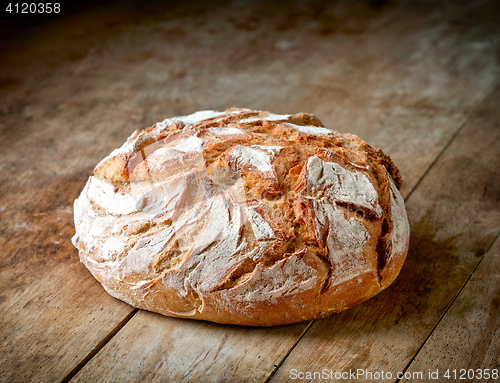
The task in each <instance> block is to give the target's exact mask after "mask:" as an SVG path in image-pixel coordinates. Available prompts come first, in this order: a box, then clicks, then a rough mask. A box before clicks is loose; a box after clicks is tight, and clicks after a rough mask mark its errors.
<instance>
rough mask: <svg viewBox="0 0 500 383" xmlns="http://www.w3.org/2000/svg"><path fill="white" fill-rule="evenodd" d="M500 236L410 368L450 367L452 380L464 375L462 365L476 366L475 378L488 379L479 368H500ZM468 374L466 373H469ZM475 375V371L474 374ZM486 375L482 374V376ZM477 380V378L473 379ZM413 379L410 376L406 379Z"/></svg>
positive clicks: (463, 366)
mask: <svg viewBox="0 0 500 383" xmlns="http://www.w3.org/2000/svg"><path fill="white" fill-rule="evenodd" d="M499 270H500V238H497V240H496V241H495V243H494V244H493V246H492V247H491V249H490V250H489V251H488V252H487V253H486V254H485V256H484V258H483V259H482V260H481V263H480V264H479V266H478V267H477V269H476V271H475V272H474V274H473V275H472V277H471V278H470V280H469V281H468V283H467V285H466V286H465V287H464V289H463V290H462V291H461V292H460V294H459V295H458V297H457V299H456V300H455V301H454V302H453V304H452V305H451V307H450V308H449V310H448V311H447V313H446V315H445V316H444V318H443V320H441V322H439V325H438V326H437V327H436V329H435V330H434V331H433V333H432V335H431V336H430V338H429V339H428V340H427V342H426V343H425V345H424V347H423V348H422V349H421V350H420V352H419V353H418V355H417V357H416V358H415V360H413V361H412V363H411V365H410V367H409V368H408V372H409V373H411V374H413V373H414V372H418V371H425V372H427V371H429V370H431V371H433V372H434V371H436V370H439V372H440V376H441V379H442V378H443V376H444V374H445V373H446V371H447V370H453V369H456V370H457V375H456V378H455V375H454V373H453V372H451V377H452V379H450V380H447V381H450V382H458V381H463V380H464V379H460V375H462V374H461V371H460V370H461V369H465V370H467V372H468V370H469V369H473V370H474V372H475V375H474V377H475V379H476V380H478V381H481V380H484V381H487V380H488V379H484V378H485V375H484V374H482V375H479V374H481V373H478V371H477V369H482V370H483V371H484V370H485V369H489V370H490V374H491V370H492V369H497V370H500V330H499V329H500V273H499ZM467 372H466V374H464V376H467ZM470 376H472V375H470ZM481 376H482V377H481ZM469 380H473V379H469ZM402 381H408V382H409V381H410V380H402Z"/></svg>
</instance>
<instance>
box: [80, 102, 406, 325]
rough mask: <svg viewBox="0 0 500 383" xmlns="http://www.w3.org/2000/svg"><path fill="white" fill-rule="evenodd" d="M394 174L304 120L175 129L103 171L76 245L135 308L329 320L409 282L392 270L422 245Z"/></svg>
mask: <svg viewBox="0 0 500 383" xmlns="http://www.w3.org/2000/svg"><path fill="white" fill-rule="evenodd" d="M388 161H389V162H390V159H388V157H387V156H385V155H383V153H382V152H381V151H376V150H375V149H373V148H371V147H370V146H369V145H368V144H366V143H364V142H363V141H361V140H360V139H359V138H357V137H356V136H352V135H342V134H340V133H338V132H335V131H333V130H330V129H327V128H325V127H323V126H322V124H321V122H320V121H319V120H318V119H317V118H316V117H314V116H312V115H308V114H304V113H301V114H295V115H288V114H273V113H269V112H260V111H255V110H250V109H238V108H232V109H228V110H227V111H225V112H217V111H213V110H206V111H201V112H196V113H193V114H191V115H188V116H181V117H173V118H169V119H165V120H163V121H161V122H158V123H156V124H155V125H154V126H152V127H151V128H149V129H146V130H143V131H136V132H134V133H133V134H132V135H131V136H130V137H129V138H128V139H127V141H126V142H125V143H124V144H123V145H122V146H121V147H120V148H118V149H116V150H114V151H113V152H112V153H111V154H110V155H109V156H107V157H106V158H104V159H103V160H102V161H101V162H99V164H98V165H97V166H96V168H95V170H94V175H93V176H92V177H90V178H89V180H88V181H87V183H86V185H85V187H84V189H83V191H82V193H81V195H80V196H79V198H78V199H77V200H76V201H75V203H74V213H75V229H76V233H75V236H74V237H73V239H72V241H73V244H74V245H75V247H77V248H78V249H79V253H80V258H81V260H82V262H84V263H85V265H86V266H87V267H88V268H89V270H90V271H91V272H92V273H93V275H94V276H95V277H96V278H97V279H98V280H99V281H100V282H101V283H102V284H103V286H104V287H105V288H106V290H107V291H108V292H109V293H110V294H111V295H113V296H115V297H117V298H119V299H122V300H124V301H126V302H128V303H130V304H132V305H134V306H136V307H141V308H144V309H147V310H151V311H156V312H160V313H162V314H165V315H172V316H182V317H192V318H198V319H207V320H213V321H217V322H223V323H236V324H250V325H275V324H285V323H293V322H298V321H302V320H309V319H313V318H316V317H321V316H323V315H327V314H328V313H331V312H335V311H341V310H343V309H345V308H347V307H350V306H352V305H354V304H357V303H359V302H360V301H362V300H364V299H368V298H369V297H371V296H373V295H374V294H376V293H377V292H378V291H380V288H381V287H380V283H379V282H380V278H381V277H380V275H381V273H386V272H390V273H392V277H391V278H394V277H395V275H396V274H397V272H399V269H397V270H389V271H387V270H388V269H387V270H386V269H380V268H381V267H382V268H383V267H384V266H383V265H384V264H385V263H389V262H390V261H392V260H393V259H401V258H403V259H404V256H405V255H406V254H405V253H406V250H407V246H408V241H409V226H408V219H407V216H406V211H405V208H404V201H403V199H402V197H401V195H400V194H399V191H398V188H397V187H396V183H395V182H394V181H393V179H392V177H394V179H395V180H396V179H398V180H399V178H398V177H399V174H398V173H397V174H396V173H394V174H393V173H391V172H394V171H396V172H397V170H394V169H396V168H395V166H393V164H392V165H390V164H389V165H390V166H389V165H387V164H388V163H389V162H388ZM384 179H387V180H388V181H386V182H385V183H384ZM397 182H399V181H397ZM398 185H399V184H398ZM384 222H385V223H384ZM385 232H388V233H390V235H391V237H390V238H389V241H390V246H385V245H384V246H381V243H385V242H383V240H384V238H382V237H383V235H384V233H385ZM380 249H382V250H380ZM384 249H390V250H388V251H389V252H390V253H389V254H385V253H384V254H382V253H380V251H385V250H384ZM377 259H383V260H386V261H387V262H385V263H384V262H378V261H377ZM381 265H382V266H381ZM394 273H396V274H394ZM348 286H356V287H348ZM353 289H355V290H353Z"/></svg>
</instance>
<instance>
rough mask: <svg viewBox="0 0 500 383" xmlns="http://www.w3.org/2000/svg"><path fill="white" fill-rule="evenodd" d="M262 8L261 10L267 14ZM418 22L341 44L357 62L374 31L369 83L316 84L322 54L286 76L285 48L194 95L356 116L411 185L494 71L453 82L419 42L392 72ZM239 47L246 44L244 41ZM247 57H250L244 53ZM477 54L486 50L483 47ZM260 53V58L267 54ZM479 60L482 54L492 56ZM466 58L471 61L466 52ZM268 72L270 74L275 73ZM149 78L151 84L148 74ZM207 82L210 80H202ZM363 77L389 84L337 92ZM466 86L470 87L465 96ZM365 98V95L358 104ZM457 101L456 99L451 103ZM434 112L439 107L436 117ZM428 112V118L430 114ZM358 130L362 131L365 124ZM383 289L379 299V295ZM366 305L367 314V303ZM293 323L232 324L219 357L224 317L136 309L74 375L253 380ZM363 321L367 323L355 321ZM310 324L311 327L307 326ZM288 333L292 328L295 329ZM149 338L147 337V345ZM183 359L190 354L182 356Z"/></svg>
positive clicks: (282, 347)
mask: <svg viewBox="0 0 500 383" xmlns="http://www.w3.org/2000/svg"><path fill="white" fill-rule="evenodd" d="M394 12H396V11H394ZM403 13H404V11H403ZM390 15H391V17H393V18H394V19H395V20H398V21H396V27H395V30H396V31H397V32H396V31H395V34H396V35H398V33H399V32H401V33H402V32H403V31H404V28H403V26H404V23H403V22H402V21H400V19H399V16H403V15H402V14H401V13H397V12H396V13H391V14H390ZM386 16H387V15H386ZM263 17H265V15H264V16H263ZM400 23H401V24H400ZM414 23H415V24H418V20H416V21H415V20H414ZM421 23H422V24H423V25H419V27H420V28H421V30H420V31H419V32H418V33H416V35H411V34H410V35H407V36H406V37H407V39H406V40H405V39H404V38H403V39H402V40H401V41H399V42H398V41H394V40H393V39H392V38H389V40H388V41H385V43H383V42H382V41H383V36H387V34H388V32H387V31H383V32H380V31H379V34H377V31H370V32H373V33H372V34H371V35H370V37H368V36H365V37H364V38H362V39H361V42H359V41H358V40H356V43H357V44H358V45H356V48H352V50H347V51H345V52H343V56H342V59H343V60H347V61H348V62H350V61H352V62H354V61H355V60H356V59H359V57H357V54H356V53H355V52H357V51H358V50H359V49H361V48H363V47H366V46H368V45H370V41H371V40H370V39H371V38H374V39H375V40H374V41H377V43H379V45H378V46H379V49H380V56H377V54H376V52H372V55H373V57H372V60H373V61H374V62H377V63H380V64H379V66H378V68H379V70H380V73H378V76H373V77H372V78H373V80H372V81H373V83H371V84H370V83H369V82H367V81H365V80H367V78H362V79H359V80H357V81H354V79H353V78H351V81H347V80H346V83H345V84H342V85H341V89H338V88H335V87H333V86H332V85H331V84H332V83H333V82H334V79H333V78H327V80H328V81H325V84H327V85H323V86H322V85H319V84H320V83H321V81H319V79H318V77H317V76H318V74H316V73H315V71H317V70H318V66H320V65H319V64H317V65H311V66H310V67H308V66H307V65H305V64H304V65H303V66H301V67H300V68H301V76H303V77H304V78H302V79H296V78H293V77H292V78H291V79H290V82H288V81H286V82H285V81H281V80H284V77H283V75H282V74H280V72H279V71H278V70H276V68H278V69H280V70H281V69H283V68H284V67H285V66H286V64H287V63H289V62H288V61H287V60H291V59H292V58H294V56H293V55H290V56H288V57H290V58H284V59H283V61H280V62H278V64H276V67H275V68H270V69H268V70H266V71H263V72H259V71H258V70H263V69H262V67H261V66H256V67H253V68H243V69H245V70H246V71H250V70H252V73H251V74H252V77H251V79H249V77H247V76H244V75H243V74H242V73H244V71H243V70H242V68H241V66H242V64H241V63H236V64H235V67H236V69H238V70H239V71H238V70H234V69H233V70H232V69H231V68H228V70H227V72H226V73H225V78H224V79H225V81H227V84H226V86H222V85H221V84H220V83H215V84H214V83H212V82H211V83H210V86H208V85H203V86H201V87H200V88H199V89H197V90H199V92H201V94H203V95H204V96H200V97H201V98H205V97H208V96H209V92H214V94H217V95H218V96H220V97H221V98H219V99H218V102H219V103H220V104H224V103H227V102H228V100H231V99H233V100H236V102H238V103H240V102H243V101H245V100H246V101H247V102H246V103H245V104H239V106H250V107H255V108H264V109H271V110H275V111H276V112H287V111H290V109H293V108H299V107H300V109H303V108H310V109H308V110H310V111H312V112H319V113H318V114H319V115H320V116H322V115H327V119H325V122H326V123H328V122H330V124H329V125H330V126H341V128H339V130H344V131H346V130H351V129H348V127H349V124H350V123H352V124H355V126H356V128H359V129H360V130H361V131H362V132H364V133H365V134H366V136H369V137H370V138H372V139H373V140H372V141H375V142H386V143H390V145H389V146H390V147H391V151H393V152H394V153H395V156H394V153H391V154H392V155H393V156H394V157H395V159H396V161H397V163H398V165H399V164H400V163H402V164H403V166H404V167H405V169H406V170H405V171H404V173H406V174H405V176H408V178H409V179H410V181H409V182H408V183H409V184H410V187H411V186H412V185H415V184H416V182H417V180H418V177H419V175H421V174H423V173H424V172H425V169H426V166H427V165H429V164H430V162H431V161H432V159H433V158H434V157H435V155H436V154H437V153H439V151H440V150H441V149H442V147H443V145H444V144H445V143H446V141H447V140H449V139H450V137H451V136H452V134H453V133H454V132H455V130H456V129H457V128H458V127H459V126H460V124H461V123H462V122H463V121H465V118H466V117H467V112H465V113H464V110H463V109H461V108H459V107H458V105H463V106H465V109H466V110H468V111H470V110H472V108H473V107H474V106H476V103H477V102H478V100H480V99H481V98H482V97H484V95H485V94H486V92H487V91H488V89H490V81H491V80H492V78H493V77H492V72H490V69H488V68H489V65H490V64H487V65H486V68H485V67H481V66H480V69H479V68H477V69H478V72H477V73H478V75H479V77H481V78H482V80H481V82H480V83H479V87H478V88H475V85H473V84H472V83H470V82H469V80H467V81H466V82H463V83H460V85H457V83H455V82H454V81H459V82H460V81H461V78H460V77H458V76H457V77H454V75H453V74H452V73H448V72H447V70H446V69H444V67H441V66H436V67H432V69H431V67H430V66H432V65H430V64H429V63H428V62H427V61H420V59H421V57H422V56H425V55H426V54H431V51H430V50H428V48H425V49H424V51H422V52H420V53H419V54H420V55H421V56H420V58H419V59H416V60H415V61H414V62H413V65H415V67H416V68H418V70H417V72H418V73H419V75H416V76H415V77H412V76H409V77H408V72H406V71H405V70H401V72H400V73H397V72H396V74H394V72H393V71H391V69H390V66H391V64H394V62H391V61H387V62H385V61H384V60H382V56H384V55H386V54H387V52H388V51H389V46H392V47H394V44H398V47H399V48H400V49H401V48H402V47H403V46H404V45H405V44H407V43H408V41H411V40H412V39H415V38H416V36H419V37H425V33H424V32H425V30H426V28H428V26H427V25H426V23H427V20H426V19H425V17H424V21H421ZM387 28H388V30H391V28H392V25H389V26H388V27H387ZM299 30H300V26H299ZM302 32H304V33H303V36H306V37H303V38H304V40H303V41H301V45H300V46H307V42H308V41H307V38H308V37H307V36H308V32H307V29H304V30H302ZM438 35H439V34H437V35H433V36H432V38H429V41H428V43H429V44H430V43H431V41H434V39H437V38H438ZM301 36H302V35H301ZM373 36H375V37H373ZM240 38H241V37H240ZM301 38H302V37H301ZM310 38H311V41H310V42H311V43H313V44H314V47H315V49H317V51H321V52H322V53H321V54H318V53H316V54H315V53H314V52H312V51H308V52H309V53H311V54H312V55H313V57H315V58H316V59H324V58H325V55H326V54H325V53H324V52H325V51H328V49H329V48H332V47H333V46H334V45H335V44H334V43H333V42H332V40H328V41H327V42H325V43H324V45H321V44H320V42H318V41H316V40H315V39H314V40H313V39H312V37H310ZM337 38H338V39H340V41H339V40H334V42H335V43H341V42H342V38H341V37H337ZM448 38H449V39H450V40H451V41H453V42H455V40H454V38H457V39H459V36H455V37H454V38H451V37H449V36H448ZM377 39H379V40H377ZM347 40H349V39H347V38H345V40H344V44H345V43H346V41H347ZM256 44H259V42H256ZM391 44H392V45H391ZM318 45H319V46H321V49H319V47H318ZM398 47H395V48H394V49H396V50H397V49H398ZM448 48H449V49H450V50H449V51H448V52H447V51H446V49H443V50H442V51H441V52H440V54H445V55H448V54H450V55H452V53H450V52H454V53H453V55H458V56H461V55H462V54H463V55H464V60H465V55H466V54H470V53H471V52H465V51H463V52H462V51H460V49H461V48H458V47H457V46H455V45H454V44H451V45H450V46H448ZM242 49H245V47H243V48H242ZM336 53H339V52H336ZM223 54H224V53H221V55H223ZM304 56H307V55H304ZM250 59H251V58H249V60H250ZM450 59H451V56H450ZM478 59H480V60H483V59H484V57H481V58H478ZM264 60H266V59H265V58H264ZM304 60H305V61H306V62H307V63H309V64H313V62H314V60H312V59H311V60H310V61H309V59H308V58H307V57H305V58H304ZM433 60H436V61H433ZM484 60H485V62H486V61H487V60H489V59H484ZM430 62H431V63H432V62H434V63H436V62H437V57H433V58H432V59H430ZM464 64H465V65H466V66H467V64H466V63H465V62H464ZM428 65H430V66H428ZM240 71H241V72H240ZM428 71H431V72H432V71H434V72H435V73H436V71H437V72H439V71H444V72H446V73H443V72H441V74H442V75H443V76H444V77H448V76H450V78H451V77H453V78H454V81H450V82H449V84H448V85H443V86H442V87H435V88H433V90H432V96H431V97H429V95H428V94H426V92H427V90H426V89H427V86H428V84H427V85H425V81H427V80H426V79H427V77H426V76H427V73H428ZM324 73H325V76H326V74H327V73H328V71H325V72H324ZM363 73H364V72H363ZM308 75H310V76H312V77H313V78H315V80H314V81H310V83H311V84H312V85H309V84H308V82H309V80H308V79H309V77H308ZM342 75H345V76H347V77H349V76H350V74H349V71H347V70H346V71H340V73H339V74H338V77H339V78H341V77H342ZM365 75H366V74H365ZM393 75H394V77H391V80H390V81H388V77H390V76H393ZM273 76H275V77H274V78H273ZM314 76H316V77H314ZM367 76H368V75H367ZM483 76H484V77H483ZM353 77H354V76H353ZM403 79H405V81H406V83H407V84H410V86H409V89H408V90H407V91H408V93H409V94H408V97H409V98H410V99H412V100H413V101H412V102H411V103H409V105H398V108H400V109H399V110H398V112H397V113H393V114H392V115H391V114H390V110H391V109H392V108H394V105H393V104H391V100H392V97H393V96H394V95H393V94H391V92H390V89H388V88H386V87H387V85H388V84H390V86H391V87H393V86H394V84H395V83H396V84H397V83H401V84H402V83H403ZM264 80H266V81H267V82H266V81H264ZM201 81H206V80H201ZM294 81H295V82H294ZM447 81H448V80H447ZM483 81H484V83H483ZM385 82H387V84H385ZM203 84H205V83H203ZM290 84H292V85H290ZM151 86H153V87H154V85H153V84H152V85H151ZM205 86H207V87H206V88H205ZM297 86H300V93H301V94H296V93H297V92H294V89H296V88H297ZM363 87H364V90H365V91H366V95H365V97H366V99H370V96H371V95H376V94H377V91H381V89H386V91H387V93H383V92H382V93H383V95H379V96H377V97H378V98H377V100H376V102H374V104H370V103H369V102H368V101H367V100H366V99H364V98H361V97H360V96H356V97H354V99H351V100H349V102H347V101H346V100H345V97H344V98H343V97H342V96H341V95H340V96H339V92H341V91H344V92H346V93H349V94H351V93H353V92H354V93H355V92H362V88H363ZM243 92H246V94H244V95H242V93H243ZM282 94H286V95H292V97H290V98H288V99H285V98H284V97H283V95H282ZM452 94H453V95H457V94H458V96H457V97H458V98H459V99H460V101H457V99H454V98H453V97H452V96H451V95H452ZM471 94H472V97H469V96H470V95H471ZM452 99H453V101H452V102H451V103H450V104H446V102H445V100H448V101H450V100H452ZM333 100H334V101H335V103H337V102H338V103H339V105H340V106H338V108H341V107H343V108H345V110H343V111H340V112H339V110H337V111H336V113H337V114H338V115H340V117H341V118H340V123H339V120H338V119H336V114H333V113H332V114H330V115H328V111H329V108H330V107H331V105H332V104H331V103H333ZM435 100H440V102H441V104H437V105H436V106H435V108H436V109H432V108H431V106H432V104H433V102H434V101H435ZM424 101H425V102H426V103H427V104H426V107H424V106H422V105H415V104H419V102H422V103H423V102H424ZM356 102H361V105H356ZM363 102H364V103H365V104H363ZM456 102H458V104H456ZM335 103H333V105H336V104H335ZM414 103H415V104H414ZM363 105H364V106H370V108H372V110H371V111H370V112H369V113H368V116H367V115H366V114H363V113H361V109H363V108H364V106H363ZM292 107H293V108H292ZM376 108H378V110H376ZM368 109H369V108H368ZM423 110H425V113H424V115H422V114H423ZM342 113H344V115H342ZM370 113H374V114H376V113H381V114H382V116H381V117H380V119H379V120H377V127H376V128H373V127H372V126H371V125H370V123H369V120H370V119H371V117H373V116H372V115H371V114H370ZM437 117H439V119H438V121H436V118H437ZM408 121H411V123H408ZM431 121H434V124H432V123H431ZM387 125H389V126H390V129H387V130H385V129H386V128H387ZM360 135H362V137H363V138H365V137H364V136H363V134H360ZM391 136H392V141H391ZM405 141H408V142H410V143H411V144H410V145H402V143H403V142H405ZM424 157H425V158H424ZM422 158H424V160H422ZM416 159H418V161H416ZM409 190H410V188H408V189H406V191H405V194H406V195H407V193H408V191H409ZM412 256H413V257H415V253H412ZM380 299H382V300H383V299H384V298H380ZM380 299H379V301H377V302H378V305H380V304H381V303H380ZM385 299H387V298H385ZM376 305H377V304H375V306H376ZM360 310H361V311H363V310H364V309H357V311H353V313H359V312H360ZM347 315H356V314H347ZM366 315H368V316H369V315H370V312H368V314H366ZM398 315H399V317H401V318H404V317H405V315H406V312H400V313H399V314H398ZM344 317H345V316H344ZM339 318H341V316H339ZM350 318H352V317H350ZM372 319H373V318H372ZM149 321H154V322H153V323H154V325H150V324H149ZM349 322H351V324H352V320H351V319H349V321H348V322H346V323H342V325H343V326H349V325H348V323H349ZM172 323H174V324H172ZM339 323H340V322H339ZM292 328H293V329H294V333H293V334H292V333H291V332H290V333H289V332H287V331H286V330H285V332H284V333H283V335H281V336H285V335H287V337H286V341H284V342H282V341H277V340H276V339H275V338H272V337H271V334H273V333H274V332H275V331H281V329H274V330H271V331H269V330H262V329H253V330H248V329H236V328H235V329H234V330H232V331H229V332H227V334H228V339H227V341H226V343H225V344H226V345H227V346H226V345H224V346H223V347H222V350H221V352H219V354H218V356H217V358H215V355H217V350H218V349H219V345H220V343H221V342H222V339H223V335H222V334H223V332H224V331H225V329H226V326H217V325H215V326H214V325H211V324H207V323H196V322H195V323H191V322H189V323H186V322H185V321H181V322H179V321H177V320H172V319H169V318H159V317H157V316H155V315H152V314H150V313H147V312H139V313H138V314H137V315H136V316H135V317H134V318H133V319H132V320H131V321H130V322H129V323H128V324H127V325H126V326H125V327H124V328H123V329H122V330H121V331H120V333H119V334H118V336H117V337H116V338H114V339H113V340H112V341H111V342H110V343H109V344H107V345H106V346H105V347H104V348H103V350H102V351H101V352H100V353H98V354H97V355H96V357H95V358H94V359H92V360H91V361H90V363H89V364H88V365H86V366H85V367H84V368H83V369H82V371H81V372H80V373H79V374H78V375H77V376H76V377H75V379H74V380H75V381H94V380H110V381H114V380H116V381H123V380H124V381H134V380H140V379H148V380H153V381H154V380H159V381H161V380H165V379H173V380H175V379H177V378H181V377H182V376H187V377H189V379H187V380H189V381H204V382H206V381H219V380H224V379H226V378H227V381H231V380H232V381H246V380H254V379H255V380H256V381H259V380H265V378H266V374H268V373H269V372H270V371H271V370H272V369H273V365H274V364H275V363H277V361H279V360H280V356H281V355H285V354H286V352H285V351H286V350H287V349H288V348H289V347H290V346H291V345H293V344H294V342H295V341H296V340H298V335H299V334H300V333H301V331H299V330H295V327H293V326H292ZM302 329H303V327H300V330H302ZM357 329H358V327H356V326H354V328H353V331H357ZM361 331H364V330H363V329H361ZM347 332H348V331H347ZM172 334H176V339H184V340H185V341H176V343H174V342H172V341H170V339H171V337H172V336H173V335H172ZM198 334H202V335H198ZM307 334H309V332H308V333H307ZM325 334H329V333H328V331H327V332H325ZM198 336H199V337H200V338H201V337H204V338H206V339H208V340H207V342H196V341H194V340H193V339H196V338H197V337H198ZM138 337H140V338H144V339H145V340H144V341H143V340H138ZM288 337H291V339H289V338H288ZM157 338H160V339H162V340H164V341H165V342H166V343H167V344H168V347H163V346H161V347H160V346H158V342H157V341H154V339H157ZM322 339H324V342H325V344H330V343H331V338H328V337H326V335H325V336H324V337H323V338H322ZM136 342H138V345H137V347H136V346H134V344H135V343H136ZM148 342H153V343H152V345H151V346H149V345H148V344H149V343H148ZM230 345H231V346H230ZM237 345H240V347H242V345H243V346H244V347H243V348H241V350H240V349H239V348H238V347H237ZM131 347H132V349H131ZM186 349H189V350H190V353H191V354H190V355H186V351H185V350H186ZM139 350H140V351H139ZM248 350H254V353H250V354H249V351H248ZM255 350H259V351H258V354H255V352H257V351H255ZM137 355H141V358H142V359H141V361H138V359H137ZM165 355H168V360H169V363H170V364H169V365H168V366H170V368H163V367H164V366H165V363H163V364H161V361H162V358H163V357H164V356H165ZM255 355H260V356H261V359H262V360H265V361H267V362H266V363H267V364H266V363H262V362H260V361H256V359H255ZM403 355H404V353H403ZM307 356H308V357H310V358H314V359H316V360H318V361H321V353H319V352H318V351H317V350H316V349H313V348H311V349H308V350H307ZM393 356H394V357H396V358H397V354H396V353H394V355H393ZM360 357H361V356H360ZM185 360H187V361H186V362H185ZM261 363H262V364H261ZM160 364H161V368H160V369H155V368H154V366H160ZM240 364H241V365H245V366H248V372H244V371H242V370H240V369H237V368H236V367H235V366H238V365H240ZM131 366H133V367H131ZM228 366H231V367H228ZM231 368H233V370H231ZM208 372H209V373H208ZM223 372H226V374H227V375H224V376H223V375H221V374H223ZM222 377H224V378H222ZM277 381H279V380H277Z"/></svg>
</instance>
